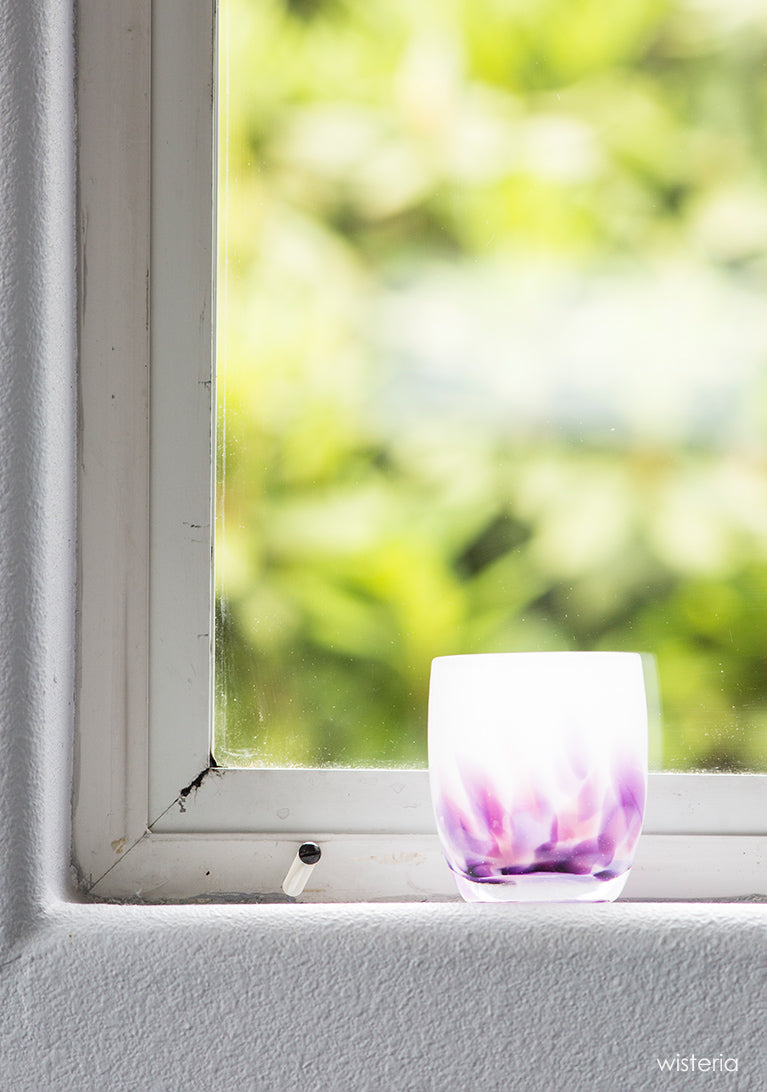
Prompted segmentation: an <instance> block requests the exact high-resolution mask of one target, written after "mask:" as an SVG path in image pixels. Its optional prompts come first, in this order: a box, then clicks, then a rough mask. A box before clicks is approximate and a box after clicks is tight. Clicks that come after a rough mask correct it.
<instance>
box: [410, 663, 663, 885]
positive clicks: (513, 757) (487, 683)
mask: <svg viewBox="0 0 767 1092" xmlns="http://www.w3.org/2000/svg"><path fill="white" fill-rule="evenodd" d="M429 779H430V785H431V795H432V803H433V806H434V813H435V817H436V821H437V831H438V833H439V837H440V841H441V844H442V848H443V851H444V853H445V857H446V859H447V862H448V864H449V866H450V868H451V869H452V871H453V874H454V876H455V880H456V883H457V885H458V890H459V891H460V893H461V895H462V896H463V897H464V899H466V900H467V901H469V902H550V901H555V902H569V901H579V902H581V901H585V902H608V901H611V900H613V899H615V898H617V896H618V895H619V894H620V892H621V890H622V888H623V886H624V884H625V882H626V880H627V879H628V875H629V870H630V868H631V864H632V861H633V858H634V851H635V849H636V845H637V841H638V839H639V834H640V831H641V827H642V819H643V816H644V805H645V796H646V788H647V705H646V700H645V689H644V673H643V665H642V656H641V655H640V654H639V653H634V652H512V653H487V654H477V655H465V656H440V657H438V658H437V659H436V660H434V661H433V663H432V669H431V681H430V688H429Z"/></svg>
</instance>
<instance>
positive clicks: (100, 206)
mask: <svg viewBox="0 0 767 1092" xmlns="http://www.w3.org/2000/svg"><path fill="white" fill-rule="evenodd" d="M215 17H216V12H215V4H214V3H213V0H153V2H152V0H108V2H105V0H80V3H79V29H78V35H79V42H78V56H79V69H78V107H79V129H80V151H79V186H80V220H79V244H80V245H79V259H80V337H81V351H80V357H81V359H80V402H81V438H80V511H79V535H80V584H79V589H80V590H79V609H80V625H79V649H78V656H79V681H78V702H77V705H78V740H77V748H76V764H75V765H76V768H75V802H74V863H75V873H76V882H77V886H78V889H79V891H80V893H81V894H82V895H83V896H87V897H92V898H102V899H137V900H145V901H163V900H180V899H203V900H206V901H213V900H216V899H229V898H247V899H254V900H257V899H259V898H263V897H265V896H269V895H270V894H272V893H275V892H278V891H279V888H280V884H281V882H282V879H283V877H284V875H285V873H286V872H287V870H288V867H289V865H290V863H291V860H292V858H293V856H294V854H295V851H296V847H297V846H298V845H299V844H300V842H301V841H303V840H305V839H312V840H315V841H319V842H320V843H321V844H322V847H323V857H322V861H321V863H320V865H318V866H317V868H315V870H314V872H313V874H312V880H311V886H310V887H309V888H308V889H307V891H306V892H305V893H304V896H302V897H303V898H305V899H306V900H307V901H312V900H314V901H319V900H324V901H349V900H378V899H417V900H423V899H444V898H455V897H457V896H456V892H455V887H454V884H453V881H452V878H451V876H450V873H449V871H448V869H447V867H446V866H445V864H444V862H443V860H442V856H441V853H440V850H439V846H438V842H437V838H436V834H435V829H434V822H433V818H432V813H431V807H430V802H429V792H428V779H427V774H426V772H425V771H420V770H356V771H355V770H222V769H218V768H215V769H212V768H211V767H210V763H209V753H210V747H211V743H210V739H211V727H210V719H211V701H210V690H211V679H210V675H211V644H212V642H211V633H212V623H211V616H212V594H213V593H212V579H211V571H212V566H211V557H212V522H213V521H212V518H211V503H212V502H211V496H212V467H213V465H214V459H213V458H212V454H213V437H212V428H213V425H212V422H213V419H214V415H213V413H212V404H213V399H214V382H215V381H214V376H213V375H212V360H213V359H214V354H213V315H214V313H215V312H214V306H213V269H214V255H215V244H214V238H215V233H214V207H215V198H214V189H215V160H214V147H215V126H214V121H215ZM424 715H425V711H424ZM765 892H767V777H765V776H762V775H737V776H726V775H713V774H711V775H699V774H652V775H651V777H650V785H649V796H648V810H647V818H646V823H645V832H644V834H643V836H642V839H641V841H640V848H639V852H638V855H637V860H636V864H635V866H634V869H633V871H632V875H631V878H630V880H629V884H628V886H627V888H626V891H625V896H624V897H633V898H706V897H712V898H713V897H720V898H721V897H743V896H748V895H751V894H754V893H759V894H764V893H765Z"/></svg>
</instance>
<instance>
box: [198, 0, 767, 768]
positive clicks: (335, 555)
mask: <svg viewBox="0 0 767 1092" xmlns="http://www.w3.org/2000/svg"><path fill="white" fill-rule="evenodd" d="M222 41H223V44H224V46H225V55H224V56H223V58H222V64H221V73H220V86H221V104H222V105H221V128H222V134H223V136H222V161H221V170H220V181H219V184H220V191H221V201H220V212H219V217H220V223H219V234H220V240H221V255H222V256H221V259H220V270H219V295H220V306H219V330H220V336H219V361H218V373H219V379H218V386H219V422H218V436H219V497H218V520H217V522H218V536H217V547H216V550H217V553H216V556H217V566H216V571H217V582H218V607H217V639H216V643H217V658H216V669H217V727H216V757H217V760H218V761H219V762H220V763H226V764H235V765H309V766H320V765H337V766H338V765H341V766H343V765H363V766H372V765H405V766H408V765H423V764H425V757H426V745H425V739H426V732H425V723H426V699H427V691H428V673H429V664H430V660H431V658H432V657H434V656H436V655H440V654H447V653H457V652H484V651H515V650H532V649H576V648H577V649H634V650H638V651H642V652H648V653H651V654H653V655H654V657H655V659H656V663H657V669H658V676H659V682H660V693H661V699H662V706H663V723H664V730H663V741H662V748H660V747H659V748H657V749H656V760H657V761H659V762H662V764H663V765H664V766H665V767H666V768H676V769H691V768H715V769H767V670H766V667H767V626H766V625H765V610H764V604H765V602H766V601H767V598H766V597H767V412H765V406H764V404H763V401H764V399H763V391H762V389H761V387H760V386H759V384H757V385H756V387H755V388H754V390H753V391H751V392H750V393H749V396H748V399H747V401H748V408H749V414H750V416H749V424H750V431H749V430H747V433H746V434H745V438H744V435H741V434H737V435H735V434H733V435H732V436H731V435H729V433H728V432H727V429H726V428H722V427H719V426H717V427H718V428H719V432H718V433H717V431H716V428H714V430H713V432H714V434H715V435H713V436H712V434H710V433H709V434H706V435H702V434H701V435H696V434H695V433H694V430H693V431H692V432H690V431H688V433H687V434H686V435H685V436H684V437H683V439H682V441H681V442H678V443H673V444H672V443H671V442H670V441H669V440H668V439H667V438H666V437H664V435H663V433H662V432H661V431H659V432H657V433H656V434H653V433H652V431H650V433H649V434H648V433H646V432H645V433H643V432H642V431H641V429H639V430H637V429H632V428H631V427H630V425H626V424H625V422H624V423H623V425H621V423H620V422H619V427H617V428H615V427H613V426H610V425H608V424H605V425H604V427H594V426H592V427H590V428H589V429H585V430H584V432H583V434H582V435H576V434H575V433H574V432H573V430H567V429H565V428H562V427H559V426H554V425H551V426H550V427H549V426H548V425H547V424H546V422H545V421H544V422H540V423H539V424H538V425H535V426H534V425H529V426H528V427H516V428H512V427H511V426H509V427H508V428H504V427H502V425H499V423H498V422H497V421H495V422H493V423H492V424H487V423H483V422H482V421H481V420H477V419H476V417H472V416H471V415H470V414H469V415H463V416H462V415H460V414H458V415H456V414H454V413H453V414H452V415H451V413H447V414H442V415H441V416H440V414H439V413H438V412H436V410H435V412H426V413H423V414H422V416H421V417H420V418H418V419H416V421H415V422H413V421H412V420H409V419H408V417H407V413H405V412H404V411H402V407H400V410H398V411H397V412H396V413H394V414H393V417H394V420H393V423H392V420H391V419H388V420H387V418H386V414H385V413H383V412H381V411H380V407H381V405H382V404H383V403H384V402H385V401H386V396H387V390H388V388H387V380H388V381H391V382H392V383H393V382H394V379H393V378H392V366H391V360H390V355H391V354H389V355H388V356H387V352H388V350H386V351H385V349H384V348H383V347H382V346H383V345H384V344H386V343H387V337H391V336H394V337H395V341H396V330H395V331H394V332H393V333H392V331H390V330H388V331H384V333H383V334H381V332H380V327H381V325H382V323H383V324H384V325H385V314H386V312H385V310H384V311H383V312H382V310H381V299H382V298H385V297H387V293H389V294H392V293H394V294H395V295H396V293H397V292H407V291H408V290H410V289H413V290H414V291H417V289H418V286H419V285H423V284H426V283H428V284H433V285H436V286H437V289H438V290H439V291H441V292H443V294H444V296H445V299H447V301H448V302H447V303H445V301H444V300H443V302H442V303H441V305H440V306H442V307H443V308H445V307H449V305H450V304H449V301H450V300H452V299H454V298H458V299H462V300H465V306H466V307H467V308H471V307H473V306H474V304H475V303H476V311H477V314H481V313H482V308H483V307H486V306H491V309H492V306H497V308H498V309H499V310H500V311H503V310H504V308H505V306H506V301H505V299H504V292H510V291H511V289H510V288H509V285H511V284H517V282H516V281H514V280H513V278H514V276H516V275H517V273H519V276H520V278H521V279H520V281H519V284H523V285H529V284H530V283H534V284H540V285H542V286H543V287H542V288H540V292H542V293H544V294H545V291H546V288H545V286H546V284H548V283H552V284H553V283H554V282H555V281H556V280H557V278H560V280H561V278H562V277H564V283H565V287H566V290H567V291H573V290H572V285H575V286H577V285H578V284H579V283H580V282H581V279H583V281H584V283H585V282H586V281H588V280H589V279H591V283H593V282H594V279H595V278H596V283H597V284H600V283H602V281H601V280H600V278H601V279H602V280H604V283H607V280H608V279H609V278H610V277H618V278H622V279H623V281H622V282H621V283H623V282H626V283H628V282H630V280H631V278H632V277H635V276H639V277H640V279H641V278H644V280H643V283H645V282H646V283H656V282H659V281H664V278H667V279H668V282H669V283H670V284H672V285H674V284H684V283H686V282H685V277H687V276H688V275H689V276H690V277H692V278H693V279H694V278H695V277H697V278H699V279H700V278H703V280H704V281H705V282H706V283H709V281H710V283H711V284H715V285H717V286H719V287H718V288H717V290H716V291H717V292H719V293H720V294H719V295H718V296H717V295H715V296H714V297H712V298H713V299H714V300H715V301H716V300H719V299H721V300H722V301H724V302H726V301H727V300H728V299H729V298H730V297H729V296H728V295H727V292H728V291H729V287H728V286H732V290H733V292H736V294H737V293H741V294H742V293H745V294H746V295H747V296H748V295H749V294H750V296H752V297H754V298H759V297H760V296H762V295H763V290H764V288H765V283H766V281H767V263H766V262H765V255H766V254H767V14H762V15H759V14H758V13H757V10H756V8H755V7H754V6H753V5H750V4H749V5H746V4H744V3H742V2H740V0H733V2H732V3H729V4H725V3H717V2H716V0H687V2H684V3H683V2H671V0H621V3H619V4H611V5H608V4H605V3H603V2H602V0H534V2H533V0H478V2H477V0H424V2H422V3H417V4H414V3H412V2H410V0H367V2H366V3H364V4H363V3H356V2H354V0H226V2H225V4H224V7H223V15H222ZM509 271H512V272H511V273H509ZM513 271H516V273H515V272H513ZM669 271H671V272H669ZM675 271H676V272H675ZM679 271H681V273H680V275H679V276H677V275H676V274H677V272H679ZM690 271H692V272H690ZM504 277H507V280H506V281H504ZM508 278H511V279H510V280H509V279H508ZM531 278H532V280H531ZM535 278H538V280H536V279H535ZM547 278H548V279H547ZM706 278H709V280H706ZM504 285H506V287H505V288H504ZM568 285H569V286H571V288H570V289H567V286H568ZM440 286H441V287H440ZM679 292H680V294H679V299H678V301H674V306H675V307H676V310H677V311H679V312H680V313H681V312H683V310H684V307H685V300H684V291H683V289H680V290H679ZM451 293H452V294H451ZM440 298H441V297H440ZM605 298H606V299H607V301H608V303H609V299H610V298H611V297H610V293H609V291H606V293H605ZM701 298H705V297H701ZM734 298H735V296H733V299H734ZM737 298H738V299H739V298H740V296H737ZM494 300H495V301H497V302H496V304H493V301H494ZM488 301H490V303H489V304H488ZM716 306H717V305H716V302H715V303H714V305H713V309H714V310H716ZM692 312H693V313H692V315H691V321H692V322H693V323H695V322H696V321H697V317H696V314H695V309H694V307H693V308H692ZM382 314H383V315H384V318H382ZM699 317H700V319H701V321H703V320H704V318H705V316H704V315H702V314H701V315H700V316H699ZM477 321H478V322H479V321H480V320H479V319H478V320H477ZM732 321H733V322H736V321H737V317H736V316H735V315H734V316H733V319H732ZM599 336H600V335H599V330H596V329H595V331H594V337H595V338H598V337H599ZM630 336H631V335H630V333H628V332H627V334H626V337H627V339H628V338H630ZM668 336H669V339H672V340H673V338H674V337H679V334H678V331H676V330H674V331H672V330H669V335H668ZM533 353H534V350H533ZM764 363H767V361H765V362H764ZM466 365H467V368H468V370H469V371H471V367H472V361H471V360H467V362H466ZM511 366H512V365H510V367H511ZM525 366H529V364H526V365H525ZM727 366H728V360H727V357H726V354H725V355H723V358H722V367H723V368H726V367H727ZM403 367H406V365H403ZM765 375H767V372H765ZM395 378H396V377H395ZM429 397H435V396H434V394H433V392H431V393H429V392H427V405H428V404H429V403H428V398H429ZM657 408H658V414H659V415H660V416H662V413H661V407H660V406H658V407H657ZM437 409H438V406H437ZM391 416H392V415H391V414H390V418H391ZM400 418H401V420H400Z"/></svg>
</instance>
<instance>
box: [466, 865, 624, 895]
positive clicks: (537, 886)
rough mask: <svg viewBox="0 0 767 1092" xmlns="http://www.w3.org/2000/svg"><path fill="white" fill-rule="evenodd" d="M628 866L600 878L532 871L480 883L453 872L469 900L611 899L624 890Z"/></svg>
mask: <svg viewBox="0 0 767 1092" xmlns="http://www.w3.org/2000/svg"><path fill="white" fill-rule="evenodd" d="M628 877H629V870H627V871H626V872H624V873H623V874H622V875H621V876H613V878H612V879H609V880H600V879H597V878H596V877H595V876H573V875H570V874H562V873H552V872H531V873H529V874H527V875H524V876H514V877H513V879H512V878H509V879H508V880H505V881H504V882H503V883H480V882H477V881H476V880H467V879H466V877H465V876H460V875H458V873H457V872H454V873H453V879H454V880H455V882H456V885H457V887H458V890H459V891H460V893H461V895H462V897H463V898H464V899H465V900H466V902H612V901H613V900H614V899H617V897H618V895H620V893H621V891H622V890H623V888H624V886H625V884H626V880H627V879H628Z"/></svg>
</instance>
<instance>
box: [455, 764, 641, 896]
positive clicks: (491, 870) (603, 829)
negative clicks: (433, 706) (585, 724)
mask: <svg viewBox="0 0 767 1092" xmlns="http://www.w3.org/2000/svg"><path fill="white" fill-rule="evenodd" d="M578 772H580V771H578ZM578 772H576V770H575V769H571V770H570V781H571V784H570V786H569V790H570V791H569V792H568V793H567V794H566V796H567V797H569V801H568V802H567V803H563V802H562V795H561V793H560V794H558V796H559V803H558V804H557V805H556V810H555V807H554V804H553V803H552V802H551V801H549V800H547V799H546V798H545V797H544V796H542V795H541V794H540V793H537V792H535V791H534V790H532V789H530V790H529V791H528V792H526V793H524V794H521V796H520V799H519V801H518V802H517V803H516V804H515V803H514V802H513V801H512V802H511V803H510V806H509V807H504V806H503V804H502V803H501V800H500V798H499V794H498V793H497V791H496V790H495V789H494V788H493V787H491V785H490V784H488V781H487V778H486V776H485V777H482V779H481V780H479V778H480V775H478V774H476V773H475V774H473V775H471V774H464V776H463V778H462V780H463V788H464V792H463V793H462V796H463V800H464V802H463V804H458V803H457V802H456V801H455V800H451V799H450V798H449V797H448V796H446V795H444V794H439V795H438V797H437V799H436V800H435V812H436V817H437V825H438V828H439V831H440V835H441V837H442V844H443V846H445V847H447V848H446V855H447V859H448V864H449V865H450V867H451V868H452V869H453V871H454V872H457V873H459V874H460V875H462V876H464V877H465V878H466V879H469V880H473V881H474V882H479V883H508V882H509V879H510V878H512V877H514V876H528V875H533V874H539V873H547V872H558V873H566V874H569V875H572V876H592V877H594V878H596V879H598V880H610V879H614V878H615V877H616V876H621V875H623V873H624V872H626V871H627V870H628V868H629V867H630V865H631V861H632V858H633V855H634V849H635V847H636V843H637V839H638V838H639V834H640V831H641V827H642V816H643V814H644V802H645V782H644V777H643V774H642V771H641V770H638V769H634V768H631V767H630V766H629V767H625V768H624V769H623V770H621V771H616V773H615V776H614V779H613V780H610V781H609V782H608V783H607V784H604V783H602V781H601V779H600V778H599V777H597V776H593V775H589V774H588V773H586V774H584V775H583V777H582V778H579V776H578ZM559 787H560V790H561V789H562V788H563V786H562V785H560V786H559Z"/></svg>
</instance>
